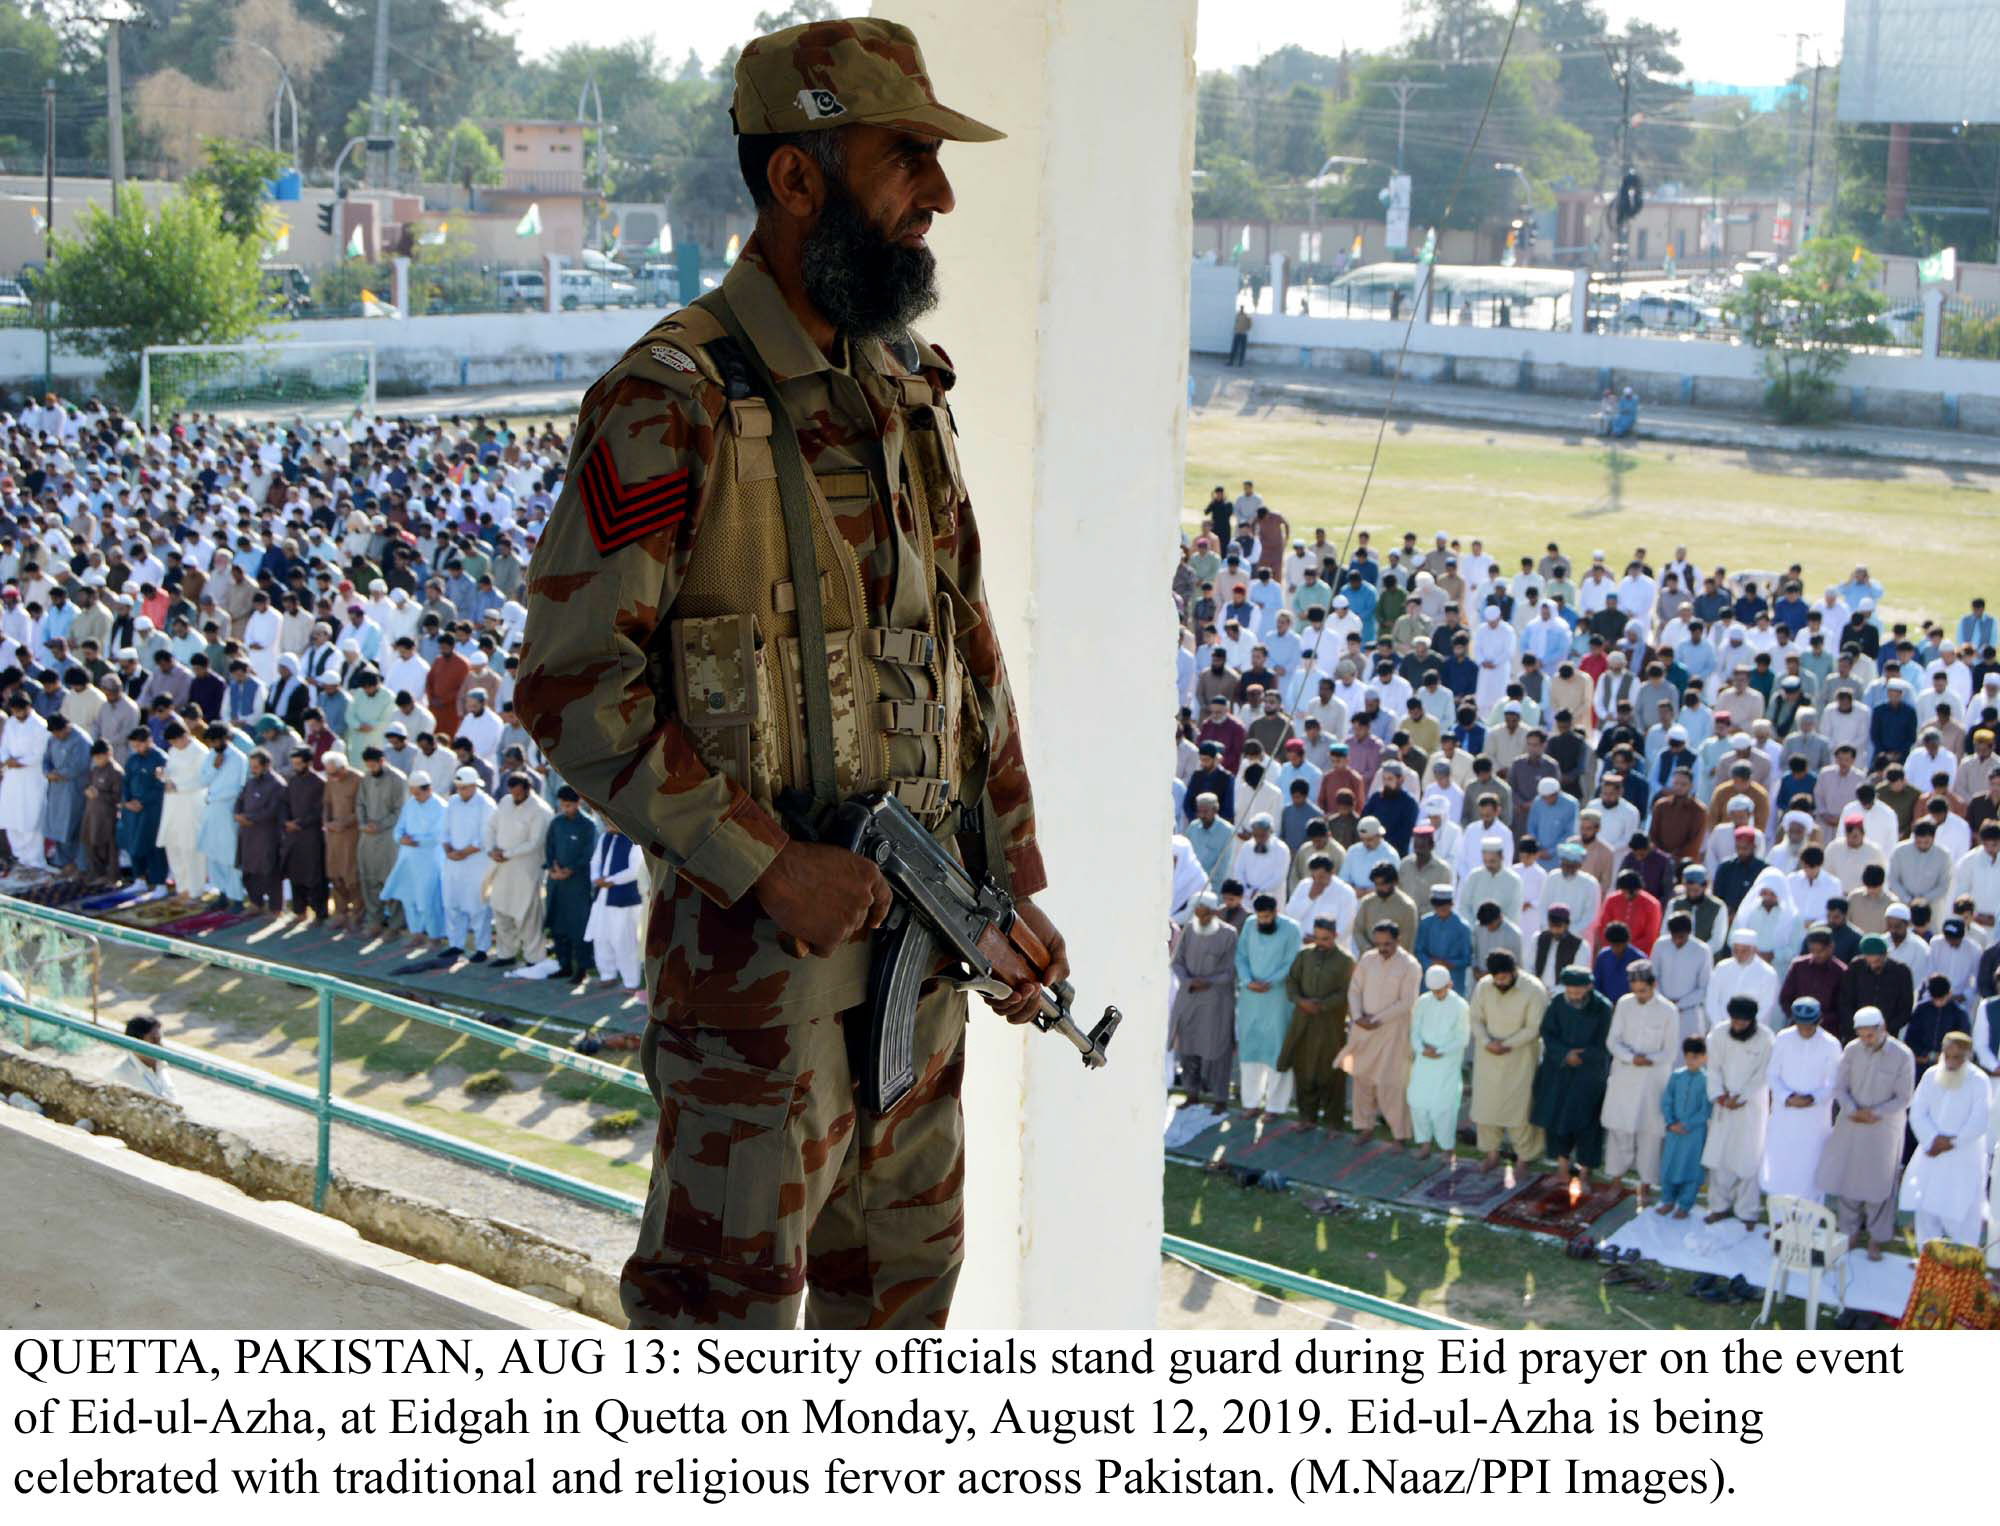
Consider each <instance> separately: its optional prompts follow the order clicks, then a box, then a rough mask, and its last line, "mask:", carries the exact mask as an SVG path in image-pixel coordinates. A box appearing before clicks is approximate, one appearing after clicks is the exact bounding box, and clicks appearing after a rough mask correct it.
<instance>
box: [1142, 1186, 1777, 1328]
mask: <svg viewBox="0 0 2000 1526" xmlns="http://www.w3.org/2000/svg"><path fill="white" fill-rule="evenodd" d="M1165 1206H1166V1230H1167V1233H1168V1234H1172V1235H1182V1236H1185V1237H1186V1238H1188V1239H1190V1240H1199V1241H1201V1242H1203V1243H1204V1244H1207V1245H1214V1246H1219V1247H1221V1248H1222V1249H1224V1250H1231V1251H1235V1252H1236V1253H1237V1254H1239V1255H1244V1256H1251V1257H1254V1258H1255V1259H1257V1260H1259V1261H1264V1262H1268V1263H1269V1264H1271V1265H1273V1266H1282V1267H1287V1268H1289V1269H1291V1270H1292V1271H1296V1272H1303V1273H1305V1274H1306V1275H1307V1276H1309V1277H1317V1278H1319V1279H1321V1280H1322V1281H1325V1282H1333V1283H1338V1284H1340V1285H1341V1286H1342V1287H1349V1288H1354V1289H1356V1290H1357V1291H1359V1292H1363V1293H1373V1294H1375V1295H1377V1296H1378V1297H1382V1298H1391V1299H1394V1300H1395V1301H1396V1302H1398V1303H1405V1304H1411V1305H1414V1306H1415V1307H1417V1308H1419V1309H1424V1310H1427V1311H1429V1312H1431V1313H1434V1314H1445V1315H1449V1316H1450V1317H1451V1318H1453V1319H1460V1320H1464V1321H1465V1322H1466V1323H1468V1324H1474V1325H1485V1326H1489V1327H1491V1328H1494V1329H1502V1330H1744V1329H1748V1328H1749V1325H1750V1321H1751V1320H1752V1319H1753V1318H1755V1317H1756V1314H1757V1305H1756V1304H1741V1303H1736V1304H1711V1303H1704V1302H1702V1301H1701V1300H1700V1299H1698V1298H1692V1297H1690V1296H1688V1294H1687V1293H1685V1292H1684V1291H1682V1290H1683V1289H1684V1288H1685V1287H1686V1286H1687V1284H1688V1282H1689V1280H1690V1277H1689V1274H1688V1273H1686V1272H1675V1273H1672V1274H1671V1276H1670V1279H1669V1280H1670V1282H1671V1284H1672V1288H1673V1290H1672V1291H1670V1292H1663V1293H1635V1292H1633V1291H1631V1290H1630V1289H1629V1288H1626V1287H1614V1288H1607V1287H1605V1286H1604V1284H1603V1282H1602V1280H1601V1279H1602V1276H1603V1268H1602V1267H1600V1266H1598V1265H1597V1264H1596V1263H1595V1262H1590V1261H1571V1260H1569V1259H1568V1258H1567V1257H1565V1256H1564V1255H1563V1253H1562V1247H1561V1246H1560V1245H1558V1244H1557V1243H1556V1242H1555V1241H1554V1240H1552V1239H1549V1238H1547V1237H1545V1236H1541V1235H1532V1234H1527V1233H1525V1232H1521V1231H1515V1230H1504V1229H1493V1228H1490V1227H1489V1226H1487V1225H1485V1224H1479V1223H1474V1222H1471V1221H1469V1220H1466V1219H1462V1218H1459V1217H1457V1216H1456V1215H1454V1216H1453V1217H1452V1218H1450V1219H1442V1220H1441V1219H1437V1218H1433V1217H1431V1216H1428V1215H1423V1214H1419V1213H1417V1212H1415V1211H1413V1210H1409V1209H1402V1208H1390V1207H1386V1206H1381V1207H1374V1208H1370V1207H1367V1206H1362V1205H1357V1206H1356V1207H1355V1208H1354V1209H1353V1210H1352V1211H1350V1212H1347V1213H1343V1214H1340V1215H1338V1216H1337V1217H1335V1218H1332V1219H1322V1218H1316V1217H1315V1216H1313V1215H1312V1214H1310V1213H1308V1212H1306V1210H1305V1207H1304V1205H1303V1204H1302V1203H1301V1202H1300V1200H1299V1198H1298V1197H1297V1196H1296V1195H1295V1194H1294V1193H1291V1192H1267V1191H1264V1190H1262V1189H1259V1188H1251V1187H1240V1186H1238V1185H1237V1184H1236V1183H1235V1182H1234V1181H1233V1180H1231V1179H1230V1178H1229V1177H1228V1176H1225V1175H1218V1174H1214V1173H1211V1172H1205V1171H1201V1170H1198V1169H1196V1168H1195V1167H1193V1166H1188V1165H1183V1164H1181V1163H1180V1162H1178V1161H1171V1160H1170V1161H1168V1162H1167V1176H1166V1187H1165ZM1271 1291H1272V1293H1273V1296H1275V1297H1280V1298H1282V1297H1283V1296H1284V1295H1283V1293H1282V1292H1278V1291H1276V1290H1271ZM1803 1320H1804V1315H1803V1311H1802V1305H1801V1303H1800V1301H1799V1300H1798V1299H1791V1300H1789V1301H1788V1302H1786V1303H1785V1304H1783V1305H1782V1306H1781V1307H1780V1308H1779V1310H1778V1315H1777V1323H1778V1324H1779V1326H1781V1327H1789V1328H1797V1327H1799V1326H1800V1325H1802V1324H1803Z"/></svg>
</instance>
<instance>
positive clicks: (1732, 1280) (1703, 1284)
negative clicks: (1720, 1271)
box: [1688, 1272, 1764, 1303]
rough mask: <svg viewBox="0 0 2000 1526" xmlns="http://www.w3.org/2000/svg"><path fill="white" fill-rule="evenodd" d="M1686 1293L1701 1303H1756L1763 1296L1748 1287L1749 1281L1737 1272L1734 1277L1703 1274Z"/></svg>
mask: <svg viewBox="0 0 2000 1526" xmlns="http://www.w3.org/2000/svg"><path fill="white" fill-rule="evenodd" d="M1688 1292H1689V1293H1690V1294H1692V1295H1693V1296H1694V1297H1696V1298H1699V1299H1700V1300H1701V1301H1702V1302H1703V1303H1729V1302H1731V1301H1734V1302H1736V1303H1756V1302H1757V1301H1758V1300H1759V1299H1761V1298H1762V1297H1763V1296H1764V1295H1763V1294H1762V1293H1761V1292H1759V1291H1758V1290H1757V1289H1756V1288H1754V1287H1752V1286H1751V1285H1750V1279H1749V1278H1747V1277H1745V1276H1744V1275H1743V1274H1742V1273H1741V1272H1738V1273H1737V1274H1736V1275H1735V1276H1734V1277H1722V1276H1718V1275H1717V1274H1716V1273H1714V1272H1703V1273H1702V1274H1701V1275H1700V1276H1699V1277H1697V1278H1695V1280H1694V1281H1693V1282H1692V1283H1691V1284H1689V1286H1688Z"/></svg>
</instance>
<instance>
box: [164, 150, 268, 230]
mask: <svg viewBox="0 0 2000 1526" xmlns="http://www.w3.org/2000/svg"><path fill="white" fill-rule="evenodd" d="M202 149H203V151H204V152H205V153H206V154H207V155H208V162H207V163H206V164H204V165H202V167H201V168H200V169H198V170H196V171H195V172H194V173H193V174H192V175H189V176H188V177H187V183H188V185H189V186H190V187H192V188H194V189H196V190H202V191H207V192H209V193H210V194H211V195H212V196H213V197H214V198H215V206H216V211H217V213H218V215H219V216H220V217H221V219H222V231H223V232H224V233H227V234H229V235H230V236H231V237H234V238H245V239H253V238H262V237H263V233H264V216H265V208H266V207H267V206H268V205H269V201H270V194H271V193H270V190H269V185H270V182H271V181H272V180H273V179H274V178H275V177H276V176H277V175H278V173H279V171H281V170H283V169H284V168H285V158H284V156H283V155H282V154H279V153H277V152H276V151H275V150H273V149H268V148H265V147H263V146H262V145H261V144H257V143H232V142H231V141H229V140H228V139H227V138H210V139H208V140H207V141H206V142H205V143H204V144H203V145H202Z"/></svg>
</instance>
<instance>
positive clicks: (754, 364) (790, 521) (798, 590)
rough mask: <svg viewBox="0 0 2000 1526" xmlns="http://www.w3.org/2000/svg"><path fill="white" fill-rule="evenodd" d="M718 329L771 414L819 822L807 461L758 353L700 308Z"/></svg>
mask: <svg viewBox="0 0 2000 1526" xmlns="http://www.w3.org/2000/svg"><path fill="white" fill-rule="evenodd" d="M702 305H703V307H704V308H705V309H706V310H707V311H708V313H709V314H710V315H711V316H712V317H714V319H715V320H716V321H717V322H718V323H720V324H721V325H722V327H723V329H724V330H725V331H726V332H727V333H728V335H729V337H730V338H731V339H732V340H733V341H735V348H736V350H737V351H738V353H739V354H740V356H741V358H742V360H743V362H744V364H745V365H746V366H747V368H748V370H749V373H750V379H751V382H752V387H753V390H754V391H755V392H756V393H757V394H758V395H759V396H761V397H762V398H763V399H764V404H765V406H766V407H767V408H769V409H770V410H771V455H772V459H773V461H774V462H775V464H776V466H777V468H778V501H779V503H780V505H781V506H782V508H783V511H784V516H785V548H786V550H787V552H788V553H789V555H790V558H791V567H792V594H793V597H794V599H795V600H796V601H797V602H796V605H795V614H796V616H797V619H798V633H799V683H800V686H801V687H802V688H803V689H804V691H805V701H806V769H807V773H808V776H809V777H810V779H811V781H812V805H813V815H814V816H815V817H818V816H819V815H820V814H821V813H822V812H824V811H825V810H826V809H827V808H828V807H830V806H831V805H832V804H833V803H834V800H835V798H836V796H837V793H838V784H837V783H836V781H835V778H834V772H833V687H832V684H831V682H830V681H829V679H828V676H827V660H826V612H825V610H824V609H823V608H822V606H821V604H820V585H819V558H818V556H817V554H816V552H815V550H814V546H813V531H812V515H813V504H812V492H811V489H810V488H809V487H808V486H807V483H806V463H805V457H804V455H802V454H801V453H800V451H799V439H798V435H797V433H796V432H794V430H793V428H792V421H791V416H790V415H789V414H787V413H786V412H785V405H784V402H783V400H782V399H781V398H780V397H779V396H778V386H777V383H776V382H775V381H774V380H772V377H771V373H770V371H769V370H768V369H767V368H766V367H765V365H764V360H763V357H762V356H760V355H759V354H758V353H757V347H756V346H755V345H754V344H752V343H751V342H750V339H749V336H748V335H746V334H745V333H744V332H743V325H742V324H741V323H739V322H738V321H737V319H736V315H735V314H734V313H732V312H731V311H730V310H729V308H728V307H727V305H726V304H724V303H721V302H716V303H712V304H711V303H704V304H702Z"/></svg>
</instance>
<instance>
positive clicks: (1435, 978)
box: [1424, 964, 1451, 991]
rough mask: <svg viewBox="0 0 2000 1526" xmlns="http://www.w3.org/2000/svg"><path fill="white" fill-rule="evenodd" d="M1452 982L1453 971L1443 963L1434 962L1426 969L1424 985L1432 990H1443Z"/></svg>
mask: <svg viewBox="0 0 2000 1526" xmlns="http://www.w3.org/2000/svg"><path fill="white" fill-rule="evenodd" d="M1450 984H1451V971H1450V970H1447V969H1446V968H1445V967H1444V966H1443V965H1441V964H1434V965H1432V966H1431V967H1430V968H1429V969H1427V970H1425V971H1424V987H1425V989H1427V990H1431V991H1442V990H1443V989H1444V988H1445V987H1446V986H1448V985H1450Z"/></svg>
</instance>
